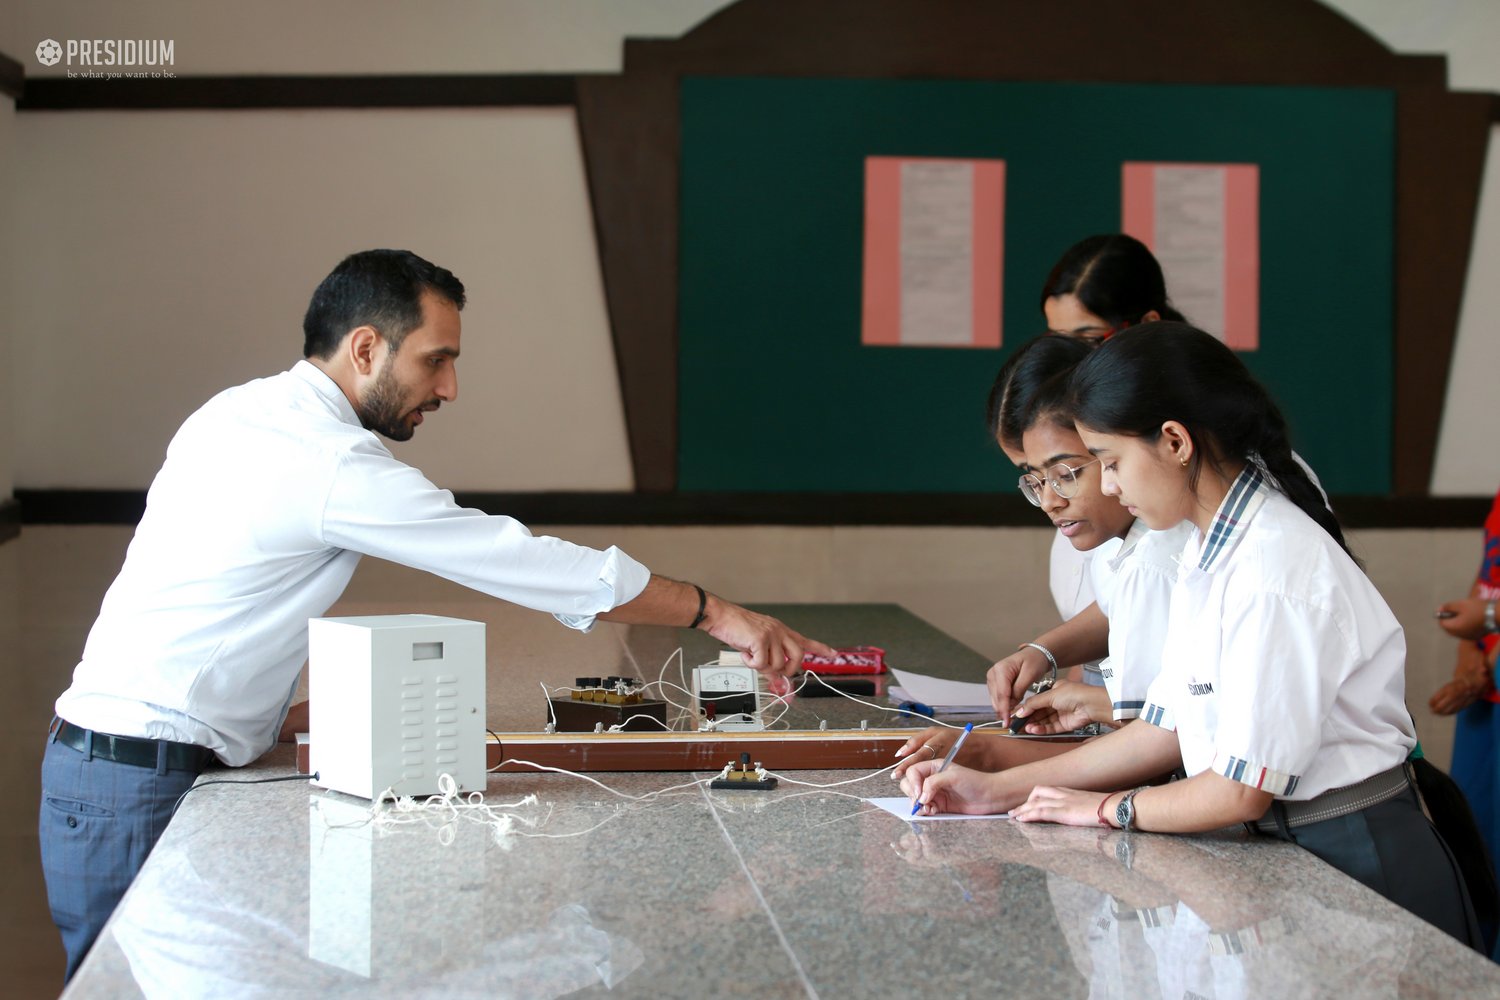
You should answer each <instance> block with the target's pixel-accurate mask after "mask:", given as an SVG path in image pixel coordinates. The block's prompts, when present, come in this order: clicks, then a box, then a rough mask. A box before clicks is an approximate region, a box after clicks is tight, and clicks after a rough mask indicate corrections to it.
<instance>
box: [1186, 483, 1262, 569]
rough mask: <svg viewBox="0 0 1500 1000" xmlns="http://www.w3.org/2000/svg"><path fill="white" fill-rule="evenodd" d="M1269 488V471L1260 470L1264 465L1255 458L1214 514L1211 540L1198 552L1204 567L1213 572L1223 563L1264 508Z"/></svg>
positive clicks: (1199, 565)
mask: <svg viewBox="0 0 1500 1000" xmlns="http://www.w3.org/2000/svg"><path fill="white" fill-rule="evenodd" d="M1269 490H1270V487H1269V486H1268V485H1267V483H1266V476H1265V473H1264V472H1262V471H1261V470H1260V466H1259V465H1257V464H1256V463H1254V462H1247V463H1245V469H1244V471H1243V472H1241V473H1240V474H1239V475H1238V476H1237V477H1235V480H1234V482H1233V483H1232V484H1231V485H1230V487H1229V493H1228V495H1227V496H1225V497H1224V502H1223V503H1221V504H1219V509H1218V511H1217V512H1216V513H1215V514H1214V520H1213V525H1212V527H1210V529H1209V532H1208V540H1207V541H1205V542H1204V543H1203V551H1202V552H1201V553H1200V554H1199V556H1198V568H1199V569H1200V570H1202V571H1203V572H1205V573H1212V572H1213V571H1214V570H1215V569H1217V568H1218V567H1219V566H1221V565H1223V562H1224V560H1223V556H1224V553H1226V552H1228V551H1229V550H1230V549H1232V548H1233V547H1234V545H1235V543H1236V542H1238V541H1239V540H1240V538H1241V537H1242V536H1243V535H1244V534H1245V528H1246V526H1247V525H1249V523H1250V519H1251V518H1252V517H1254V516H1255V512H1256V511H1257V510H1259V509H1260V505H1261V504H1263V503H1265V501H1266V496H1267V494H1268V492H1269Z"/></svg>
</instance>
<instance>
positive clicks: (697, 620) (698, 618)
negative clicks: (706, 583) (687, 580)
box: [688, 583, 708, 628]
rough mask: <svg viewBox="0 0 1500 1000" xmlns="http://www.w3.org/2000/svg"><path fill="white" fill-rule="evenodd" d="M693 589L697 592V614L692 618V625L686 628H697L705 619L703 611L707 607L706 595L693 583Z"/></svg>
mask: <svg viewBox="0 0 1500 1000" xmlns="http://www.w3.org/2000/svg"><path fill="white" fill-rule="evenodd" d="M693 589H694V590H696V591H697V592H698V613H697V614H696V615H694V616H693V624H691V625H689V626H688V628H697V627H698V626H699V625H702V624H703V619H704V618H705V617H706V615H705V614H704V609H705V608H707V607H708V595H707V594H705V593H704V592H703V588H702V587H700V586H698V585H697V584H696V583H695V584H693Z"/></svg>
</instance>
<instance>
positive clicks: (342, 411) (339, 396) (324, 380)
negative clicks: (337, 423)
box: [291, 360, 363, 427]
mask: <svg viewBox="0 0 1500 1000" xmlns="http://www.w3.org/2000/svg"><path fill="white" fill-rule="evenodd" d="M291 374H293V375H295V376H297V377H298V378H300V379H301V380H302V381H304V382H306V383H307V384H308V385H310V386H312V387H313V389H314V390H315V391H316V392H317V393H318V395H319V396H322V397H323V398H324V399H325V400H327V401H328V403H329V405H330V406H332V407H333V408H334V411H335V412H336V413H338V416H339V419H340V420H342V421H343V422H344V423H346V424H353V425H354V426H356V427H360V426H363V425H362V424H360V422H359V414H357V413H355V412H354V405H353V404H352V403H350V402H349V397H348V396H346V395H344V390H343V389H340V388H339V384H338V383H337V382H335V381H334V380H333V379H332V378H330V377H329V375H328V373H327V372H325V371H323V369H321V368H319V367H318V366H317V365H315V364H313V363H312V362H310V361H305V360H304V361H299V362H297V363H296V364H295V365H292V371H291Z"/></svg>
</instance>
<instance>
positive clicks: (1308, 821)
mask: <svg viewBox="0 0 1500 1000" xmlns="http://www.w3.org/2000/svg"><path fill="white" fill-rule="evenodd" d="M1410 786H1411V779H1410V777H1409V776H1408V775H1407V772H1406V762H1405V761H1403V762H1401V763H1400V764H1397V765H1396V766H1395V767H1393V768H1391V769H1390V770H1388V771H1381V772H1380V773H1379V774H1376V775H1371V776H1370V777H1368V778H1366V779H1365V780H1364V781H1358V782H1355V783H1354V784H1352V785H1345V786H1344V787H1343V788H1332V789H1329V790H1328V791H1326V792H1324V793H1323V794H1322V795H1319V796H1318V797H1317V798H1313V799H1307V800H1306V801H1302V802H1283V801H1281V800H1277V801H1275V802H1272V803H1271V808H1270V809H1268V810H1266V814H1265V815H1264V816H1262V817H1261V818H1260V819H1258V820H1253V821H1251V822H1249V823H1246V824H1245V826H1247V827H1249V828H1250V830H1251V832H1252V833H1269V834H1276V833H1278V832H1279V831H1280V829H1282V828H1283V827H1284V828H1285V829H1288V830H1292V829H1296V828H1297V827H1299V826H1311V825H1312V824H1313V823H1321V822H1323V821H1324V820H1329V819H1337V818H1338V817H1340V816H1347V815H1349V814H1350V813H1355V812H1359V811H1361V810H1363V809H1368V808H1370V807H1371V806H1377V805H1379V804H1380V803H1382V802H1386V801H1389V800H1390V799H1394V798H1395V797H1396V796H1398V795H1400V794H1401V793H1402V792H1404V791H1406V790H1407V788H1409V787H1410ZM1278 813H1279V814H1280V824H1278V822H1277V819H1278V816H1277V814H1278Z"/></svg>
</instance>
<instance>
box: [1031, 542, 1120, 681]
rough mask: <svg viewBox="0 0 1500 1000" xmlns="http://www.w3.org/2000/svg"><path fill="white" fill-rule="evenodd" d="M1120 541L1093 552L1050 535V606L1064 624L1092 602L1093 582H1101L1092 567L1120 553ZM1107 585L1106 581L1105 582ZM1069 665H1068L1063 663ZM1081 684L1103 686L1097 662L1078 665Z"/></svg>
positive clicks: (1094, 583) (1097, 547)
mask: <svg viewBox="0 0 1500 1000" xmlns="http://www.w3.org/2000/svg"><path fill="white" fill-rule="evenodd" d="M1119 547H1120V540H1119V539H1118V538H1111V539H1109V540H1108V541H1106V542H1105V543H1104V544H1103V545H1099V546H1096V547H1095V548H1092V549H1075V548H1074V547H1073V543H1072V542H1070V541H1068V540H1067V538H1065V537H1063V534H1062V532H1060V531H1057V532H1053V534H1052V554H1051V557H1050V559H1049V572H1048V574H1047V577H1048V583H1049V584H1050V585H1051V589H1052V603H1053V604H1056V605H1057V613H1058V614H1059V615H1061V616H1062V620H1063V621H1068V620H1069V619H1071V618H1075V617H1077V616H1078V614H1079V613H1080V612H1083V611H1086V610H1088V606H1089V605H1090V604H1093V603H1094V600H1095V597H1096V595H1095V592H1094V588H1095V585H1096V583H1100V582H1103V578H1100V577H1099V576H1098V575H1097V574H1096V573H1095V572H1094V567H1095V564H1096V563H1098V562H1100V560H1107V559H1109V558H1110V557H1111V556H1113V555H1114V553H1115V552H1116V551H1118V550H1119ZM1104 585H1105V586H1108V583H1107V582H1104ZM1064 666H1071V664H1064ZM1081 666H1082V667H1083V682H1084V683H1085V684H1089V685H1092V686H1093V687H1099V686H1100V685H1102V684H1103V683H1104V680H1103V678H1102V677H1101V676H1100V674H1099V661H1098V660H1091V661H1089V662H1087V663H1084V664H1081Z"/></svg>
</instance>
